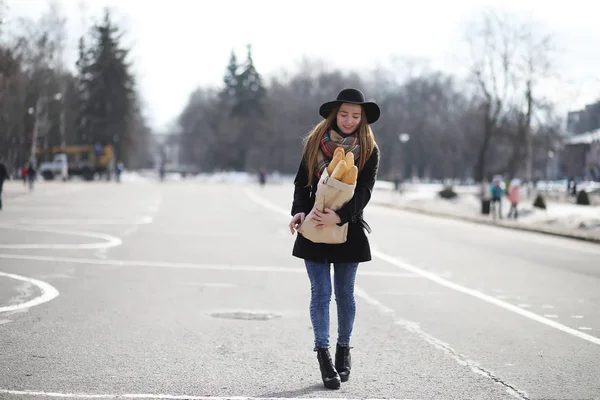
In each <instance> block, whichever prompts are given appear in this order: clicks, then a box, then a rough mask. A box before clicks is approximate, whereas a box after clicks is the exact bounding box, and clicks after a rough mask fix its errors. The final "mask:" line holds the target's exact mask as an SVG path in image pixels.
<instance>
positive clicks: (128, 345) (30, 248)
mask: <svg viewBox="0 0 600 400" xmlns="http://www.w3.org/2000/svg"><path fill="white" fill-rule="evenodd" d="M7 188H8V189H7ZM7 188H5V189H6V190H7V193H9V194H8V195H7V196H5V200H4V209H3V210H2V211H0V399H10V400H15V399H19V400H21V399H23V400H25V399H31V398H76V399H92V398H101V399H121V398H137V399H163V398H164V399H197V400H210V399H215V400H220V399H225V398H232V397H236V398H250V399H266V398H345V399H363V398H370V399H375V398H390V399H392V398H393V399H420V400H430V399H485V400H495V399H557V400H558V399H572V400H576V399H578V400H579V399H581V400H583V399H600V245H598V244H593V243H586V242H581V241H575V240H570V239H564V238H559V237H551V236H547V235H541V234H536V233H531V232H519V231H512V230H506V229H502V228H497V227H493V226H485V225H479V224H473V223H470V222H464V221H457V220H450V219H443V218H438V217H433V216H426V215H422V214H413V213H410V212H405V211H400V210H393V209H387V208H384V207H380V206H375V205H370V206H368V208H367V211H366V213H365V217H366V219H367V221H368V222H369V224H370V225H371V227H372V228H373V233H372V234H371V235H369V240H370V242H371V244H372V248H373V261H371V262H369V263H364V264H362V265H361V266H360V267H359V273H358V278H357V282H356V285H357V287H356V295H357V318H356V323H355V329H354V336H353V341H352V346H353V347H354V348H353V350H352V357H353V369H352V375H351V378H350V381H349V382H347V383H344V384H343V385H342V388H341V389H340V390H337V391H330V390H326V389H324V388H323V386H322V383H321V381H320V374H319V370H318V364H317V360H316V355H315V353H314V352H313V351H312V347H313V336H312V330H311V324H310V319H309V313H308V307H309V296H310V287H309V282H308V278H307V276H306V272H305V270H304V265H303V262H302V260H299V259H296V258H293V257H292V256H291V248H292V245H293V241H294V237H293V236H292V235H291V234H290V232H289V230H288V228H287V224H288V222H289V220H290V216H289V208H290V204H291V197H292V187H291V186H289V185H267V186H266V187H264V188H261V187H259V186H257V185H242V184H239V185H225V184H202V183H198V182H191V181H190V182H186V181H183V182H175V181H168V182H163V183H159V182H153V181H150V182H124V183H121V184H117V183H114V182H92V183H84V182H66V183H63V182H55V183H43V182H42V183H40V184H39V185H37V186H36V188H35V189H34V190H33V191H32V192H28V191H26V188H24V187H23V186H22V184H20V186H19V184H18V183H12V182H10V183H8V184H7ZM331 315H332V324H331V337H332V343H334V342H335V336H336V335H335V333H336V324H335V321H336V319H335V318H336V315H335V302H334V301H333V300H332V314H331Z"/></svg>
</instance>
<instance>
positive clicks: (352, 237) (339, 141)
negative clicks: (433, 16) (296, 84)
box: [289, 89, 380, 389]
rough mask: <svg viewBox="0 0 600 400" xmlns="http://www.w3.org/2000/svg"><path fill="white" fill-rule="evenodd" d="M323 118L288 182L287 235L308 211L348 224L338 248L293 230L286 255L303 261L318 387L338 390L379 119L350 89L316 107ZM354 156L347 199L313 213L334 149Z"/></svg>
mask: <svg viewBox="0 0 600 400" xmlns="http://www.w3.org/2000/svg"><path fill="white" fill-rule="evenodd" d="M319 113H320V115H321V116H322V117H323V118H324V120H323V121H321V122H320V123H319V124H318V125H317V126H315V128H314V129H313V130H312V132H310V133H309V134H308V136H307V137H306V139H305V141H304V151H303V157H302V162H301V163H300V167H299V168H298V173H297V175H296V178H295V180H294V185H295V189H294V200H293V203H292V216H293V218H292V221H291V222H290V224H289V227H290V231H291V233H292V234H294V233H295V232H296V231H297V230H298V229H299V227H300V225H301V224H302V222H304V218H305V217H306V216H307V215H308V214H309V213H310V212H311V211H313V213H314V216H315V221H316V222H317V223H318V224H319V225H321V226H324V227H325V226H331V225H333V224H338V225H340V226H342V225H343V224H348V235H347V240H346V242H344V243H341V244H325V243H313V242H311V241H310V240H308V239H306V238H305V237H303V236H302V234H301V233H299V232H298V234H297V236H296V241H295V244H294V249H293V252H292V254H293V255H294V256H295V257H298V258H301V259H304V262H305V265H306V271H307V273H308V277H309V280H310V285H311V299H310V318H311V322H312V326H313V332H314V340H315V346H314V351H316V352H317V359H318V361H319V366H320V369H321V376H322V379H323V384H324V386H325V387H326V388H329V389H339V388H340V382H345V381H347V380H348V379H349V377H350V368H351V360H350V336H351V334H352V329H353V326H354V316H355V313H356V303H355V300H354V280H355V277H356V271H357V269H358V264H359V263H361V262H366V261H370V260H371V250H370V247H369V241H368V239H367V236H366V234H365V230H366V231H368V232H371V230H370V228H369V225H368V224H367V223H366V222H365V220H364V219H363V209H364V208H365V206H366V205H367V203H368V202H369V200H370V198H371V191H372V190H373V186H374V185H375V180H376V177H377V169H378V167H379V148H378V147H377V143H376V142H375V138H374V136H373V132H372V131H371V127H370V124H372V123H374V122H375V121H377V120H378V119H379V115H380V110H379V107H378V106H377V104H375V103H372V102H365V100H364V96H363V94H362V93H361V92H360V91H359V90H356V89H344V90H342V91H341V92H340V93H339V94H338V96H337V99H336V100H334V101H330V102H327V103H324V104H323V105H321V107H320V109H319ZM340 146H341V147H342V148H343V149H344V151H345V152H346V153H347V152H352V153H353V154H354V159H355V165H356V166H357V167H358V171H359V172H358V179H357V182H356V188H355V191H354V195H353V197H352V199H351V200H350V201H349V202H348V203H346V204H345V205H344V206H342V207H341V208H340V209H338V210H330V209H325V210H322V212H320V211H319V210H316V209H315V210H313V205H314V202H315V191H316V188H317V183H318V181H319V178H320V177H321V174H322V173H323V171H324V170H325V168H326V167H327V165H328V164H329V162H330V161H331V159H332V156H333V152H334V150H335V149H336V148H337V147H340ZM331 264H333V268H334V285H333V286H334V290H335V301H336V304H337V315H338V332H337V345H336V352H335V363H333V362H332V360H331V355H330V353H329V304H330V301H331V292H332V285H331V278H330V266H331Z"/></svg>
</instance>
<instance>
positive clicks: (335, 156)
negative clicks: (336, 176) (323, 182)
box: [327, 147, 344, 176]
mask: <svg viewBox="0 0 600 400" xmlns="http://www.w3.org/2000/svg"><path fill="white" fill-rule="evenodd" d="M339 148H340V147H338V149H339ZM336 150H337V149H336ZM343 159H344V154H343V153H340V152H337V153H334V154H333V158H332V159H331V161H330V162H329V165H328V166H327V173H328V174H329V176H331V174H333V170H334V169H335V167H336V166H337V165H338V163H339V162H340V161H342V160H343Z"/></svg>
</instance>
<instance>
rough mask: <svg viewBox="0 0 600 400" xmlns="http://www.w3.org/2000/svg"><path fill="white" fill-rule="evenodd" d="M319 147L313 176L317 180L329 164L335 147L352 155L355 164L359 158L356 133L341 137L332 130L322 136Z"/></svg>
mask: <svg viewBox="0 0 600 400" xmlns="http://www.w3.org/2000/svg"><path fill="white" fill-rule="evenodd" d="M319 147H320V150H321V151H320V152H319V155H318V157H317V168H316V169H315V176H316V177H317V179H320V178H321V174H322V173H323V171H324V170H325V168H327V166H328V165H329V163H330V162H331V159H332V158H333V152H334V151H335V149H336V148H337V147H342V148H343V149H344V151H345V152H346V153H347V152H349V151H351V152H352V153H354V160H355V162H356V160H358V158H359V157H360V144H359V140H358V132H355V133H352V134H350V135H347V136H345V135H344V136H342V135H340V134H339V133H337V132H336V131H335V130H333V129H332V130H330V131H328V132H327V133H325V135H323V139H321V143H320V146H319Z"/></svg>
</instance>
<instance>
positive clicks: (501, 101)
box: [467, 11, 552, 181]
mask: <svg viewBox="0 0 600 400" xmlns="http://www.w3.org/2000/svg"><path fill="white" fill-rule="evenodd" d="M467 42H468V44H469V47H470V51H471V77H472V79H473V82H474V83H475V89H476V90H475V92H476V95H477V96H478V97H479V99H480V104H481V106H480V107H481V112H482V121H481V139H480V140H481V141H480V147H479V153H478V156H477V161H476V164H475V179H476V180H477V181H482V180H483V179H485V178H486V177H487V175H488V174H489V172H493V171H490V168H489V165H488V164H489V163H488V161H489V160H488V156H489V153H490V149H491V147H492V144H493V143H497V142H495V140H496V139H498V138H497V136H504V135H508V137H509V139H510V143H511V146H510V148H511V154H510V156H508V161H507V162H506V163H505V164H504V169H505V171H506V172H508V173H509V174H510V175H515V174H517V172H518V171H519V169H520V168H521V167H522V164H523V162H524V161H525V160H526V159H531V157H530V154H531V140H530V136H531V122H532V116H533V114H534V113H535V107H536V104H537V102H538V100H541V98H540V97H536V89H537V87H538V85H539V83H540V80H541V79H543V78H544V77H545V76H546V75H547V74H548V72H549V71H550V69H551V66H552V63H551V61H550V53H551V50H552V40H551V37H550V36H548V35H546V36H542V37H539V36H538V35H537V32H536V27H535V26H534V24H533V23H532V22H531V21H524V22H523V21H522V20H520V19H519V18H517V17H515V16H513V15H508V14H502V15H501V14H498V13H495V12H493V11H488V12H484V13H482V14H481V15H480V16H479V18H478V19H477V20H475V21H474V22H473V23H472V25H470V26H469V30H468V37H467ZM509 120H512V121H513V122H514V121H516V124H513V125H512V128H510V129H508V127H509V126H510V125H511V123H510V122H508V121H509ZM503 124H504V126H502V125H503ZM500 134H502V135H500ZM495 172H500V171H495ZM527 178H528V179H530V178H531V173H530V171H529V172H528V173H527Z"/></svg>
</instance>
